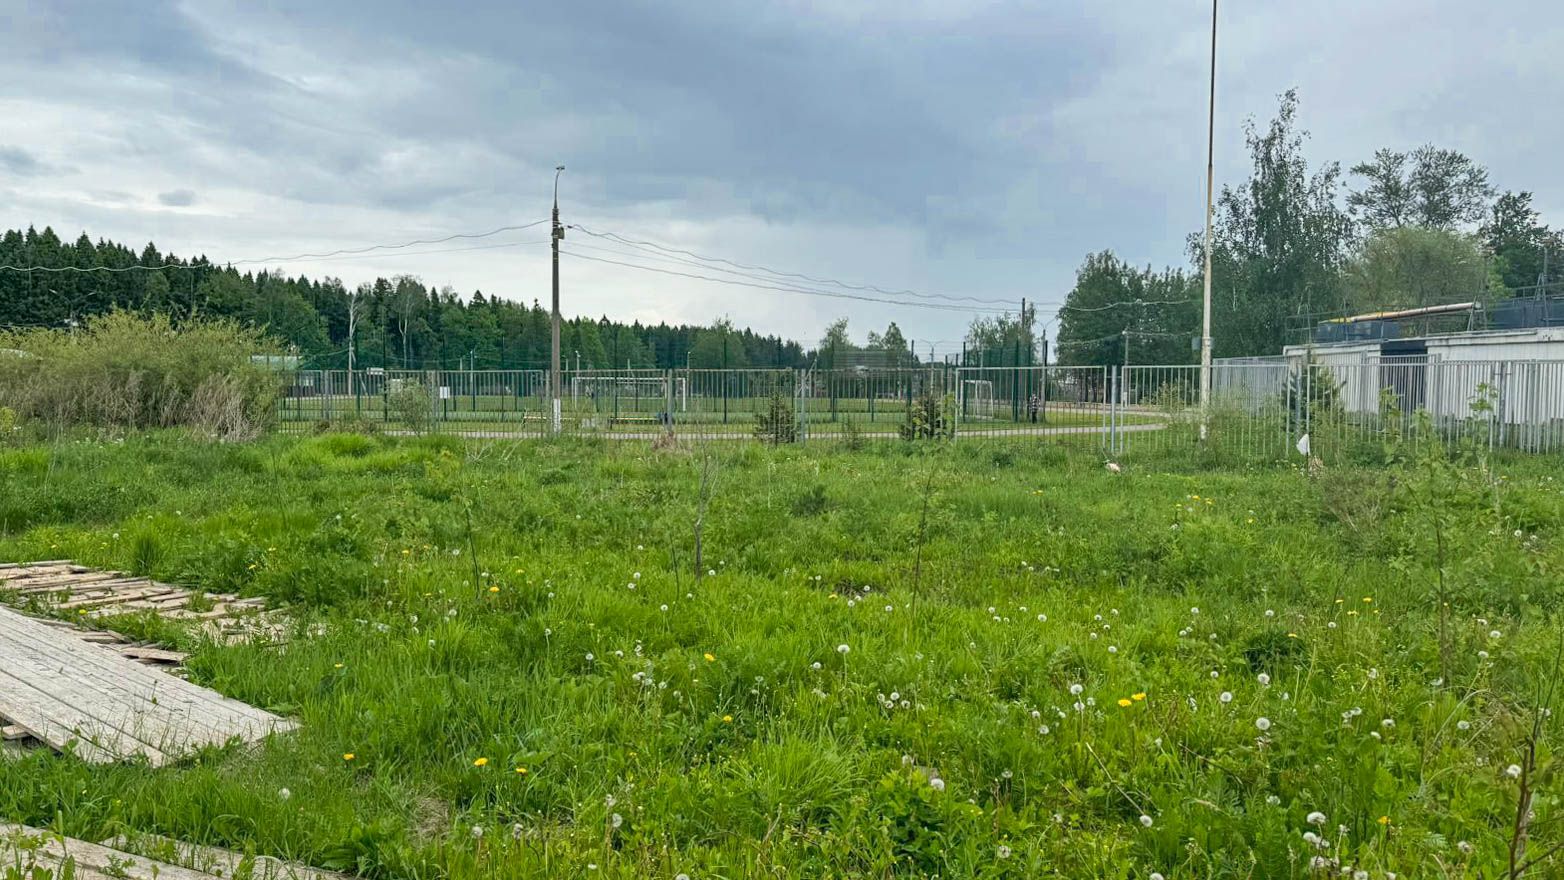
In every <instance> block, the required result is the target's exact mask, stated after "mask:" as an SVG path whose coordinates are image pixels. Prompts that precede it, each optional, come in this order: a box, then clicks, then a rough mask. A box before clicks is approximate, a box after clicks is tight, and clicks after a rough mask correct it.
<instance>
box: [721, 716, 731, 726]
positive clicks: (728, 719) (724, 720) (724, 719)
mask: <svg viewBox="0 0 1564 880" xmlns="http://www.w3.org/2000/svg"><path fill="white" fill-rule="evenodd" d="M722 723H723V724H732V723H733V716H732V715H724V716H722Z"/></svg>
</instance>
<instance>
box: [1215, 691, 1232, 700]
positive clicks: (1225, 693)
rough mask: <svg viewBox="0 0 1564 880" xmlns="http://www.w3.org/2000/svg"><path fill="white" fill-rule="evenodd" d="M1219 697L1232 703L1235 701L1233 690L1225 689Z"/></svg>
mask: <svg viewBox="0 0 1564 880" xmlns="http://www.w3.org/2000/svg"><path fill="white" fill-rule="evenodd" d="M1217 699H1218V700H1221V701H1222V702H1224V703H1231V702H1232V701H1233V692H1232V691H1223V692H1222V694H1221V695H1220V696H1218V697H1217Z"/></svg>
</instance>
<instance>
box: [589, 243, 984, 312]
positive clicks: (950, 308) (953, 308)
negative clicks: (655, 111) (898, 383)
mask: <svg viewBox="0 0 1564 880" xmlns="http://www.w3.org/2000/svg"><path fill="white" fill-rule="evenodd" d="M560 253H562V254H568V255H570V256H572V257H575V258H576V259H578V260H591V261H593V262H597V263H609V264H612V265H615V266H624V267H626V268H629V269H640V270H641V271H643V272H656V273H658V274H661V275H676V276H678V277H681V278H693V279H695V280H697V281H710V282H713V283H715V284H729V285H733V286H735V287H751V288H755V289H757V290H775V291H779V292H782V293H802V294H805V295H808V296H823V297H830V298H833V299H851V300H859V301H862V302H875V303H885V304H887V305H893V306H907V307H909V308H919V309H935V310H938V311H946V312H961V313H963V314H970V313H974V312H990V313H1000V312H1004V311H1005V310H1003V309H985V308H975V307H970V306H958V305H949V304H945V303H922V302H907V301H905V300H895V299H882V298H880V297H873V296H862V295H859V294H853V293H838V292H835V291H829V290H815V289H813V288H809V287H795V286H779V285H773V284H757V283H751V282H746V281H735V280H733V279H731V278H713V277H712V276H710V275H697V274H695V273H692V272H679V271H676V270H673V269H659V268H656V267H654V266H641V265H637V264H635V263H626V262H623V261H621V260H610V259H606V258H604V257H591V256H587V255H586V254H580V253H575V252H573V251H567V250H563V249H561V250H560Z"/></svg>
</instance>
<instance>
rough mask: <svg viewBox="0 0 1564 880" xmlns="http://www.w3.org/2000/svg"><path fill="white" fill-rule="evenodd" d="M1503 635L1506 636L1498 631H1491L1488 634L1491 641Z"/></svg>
mask: <svg viewBox="0 0 1564 880" xmlns="http://www.w3.org/2000/svg"><path fill="white" fill-rule="evenodd" d="M1502 635H1504V634H1503V633H1501V632H1499V631H1498V630H1491V631H1489V633H1488V638H1490V639H1497V638H1499V637H1500V636H1502Z"/></svg>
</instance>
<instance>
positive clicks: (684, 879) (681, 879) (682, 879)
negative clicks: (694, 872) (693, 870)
mask: <svg viewBox="0 0 1564 880" xmlns="http://www.w3.org/2000/svg"><path fill="white" fill-rule="evenodd" d="M673 880H690V875H689V874H684V873H679V874H675V875H673Z"/></svg>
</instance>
